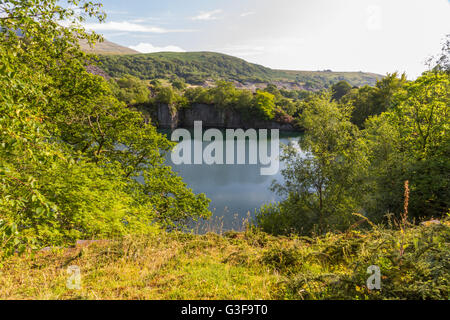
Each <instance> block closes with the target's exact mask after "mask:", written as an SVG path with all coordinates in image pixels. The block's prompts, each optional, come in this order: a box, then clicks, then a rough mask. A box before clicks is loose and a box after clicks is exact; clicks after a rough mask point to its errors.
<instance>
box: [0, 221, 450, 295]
mask: <svg viewBox="0 0 450 320" xmlns="http://www.w3.org/2000/svg"><path fill="white" fill-rule="evenodd" d="M400 237H401V235H400V231H396V230H392V229H385V228H382V227H375V228H374V229H373V230H372V231H357V230H353V231H349V232H346V233H343V234H336V233H328V234H326V235H323V236H320V237H296V236H292V237H273V236H271V235H268V234H265V233H262V232H260V231H258V230H257V229H254V228H251V229H249V230H247V231H246V232H243V233H237V232H228V233H226V234H224V235H223V236H219V235H217V234H212V233H209V234H206V235H192V234H185V233H165V232H164V233H162V234H158V235H145V236H139V237H136V236H133V237H125V238H119V239H114V240H111V241H108V242H99V243H94V244H91V245H90V246H88V247H77V248H69V249H53V250H48V251H45V252H39V253H37V254H34V255H23V256H21V257H11V258H10V259H9V260H7V261H5V262H4V265H3V268H2V271H1V272H2V277H0V298H3V299H4V298H8V299H198V300H202V299H212V300H216V299H243V300H248V299H253V300H256V299H295V300H313V299H343V300H355V299H358V300H369V299H374V300H375V299H393V300H398V299H414V300H418V299H441V300H447V299H448V297H449V281H450V278H449V270H450V266H449V261H450V259H449V258H450V257H449V252H450V247H449V245H450V224H449V222H448V220H447V221H445V220H442V221H441V222H440V224H432V225H429V226H420V227H415V228H407V229H406V230H405V242H404V247H406V249H405V252H404V254H403V255H402V256H401V257H400V250H399V239H400ZM69 264H76V265H78V266H79V267H80V268H81V273H82V283H81V290H70V289H68V288H67V287H66V281H67V270H66V269H67V265H69ZM371 265H377V266H379V267H380V271H381V290H368V288H367V279H368V277H369V276H370V274H368V273H367V268H368V267H369V266H371Z"/></svg>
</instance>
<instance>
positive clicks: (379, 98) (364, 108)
mask: <svg viewBox="0 0 450 320" xmlns="http://www.w3.org/2000/svg"><path fill="white" fill-rule="evenodd" d="M405 84H406V75H405V74H402V75H401V76H400V77H398V74H397V73H393V74H388V75H387V76H386V77H384V78H383V79H381V80H378V81H377V84H376V86H375V87H369V86H364V87H362V88H359V89H353V90H351V91H349V92H348V93H347V94H346V95H344V96H343V97H341V100H342V101H341V102H342V104H344V105H345V104H351V105H352V106H353V112H352V122H353V123H354V124H356V125H357V126H358V127H360V128H362V127H364V122H365V121H366V120H367V119H368V118H369V117H371V116H375V115H379V114H381V113H383V112H385V111H388V110H390V109H391V108H392V107H393V105H394V96H395V95H396V94H397V93H398V92H400V91H401V90H402V88H403V87H404V86H405Z"/></svg>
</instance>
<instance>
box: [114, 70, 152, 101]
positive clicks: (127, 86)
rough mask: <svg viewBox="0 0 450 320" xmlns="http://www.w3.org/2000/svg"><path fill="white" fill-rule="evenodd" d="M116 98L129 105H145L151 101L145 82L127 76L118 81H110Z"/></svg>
mask: <svg viewBox="0 0 450 320" xmlns="http://www.w3.org/2000/svg"><path fill="white" fill-rule="evenodd" d="M110 84H111V89H112V91H113V93H114V95H115V97H116V98H117V99H118V100H119V101H122V102H125V103H126V104H127V105H129V106H130V105H137V104H145V103H148V102H149V101H150V91H149V87H148V85H147V84H146V83H145V81H142V80H140V79H139V78H136V77H133V76H130V75H127V76H125V77H123V78H120V79H117V80H110Z"/></svg>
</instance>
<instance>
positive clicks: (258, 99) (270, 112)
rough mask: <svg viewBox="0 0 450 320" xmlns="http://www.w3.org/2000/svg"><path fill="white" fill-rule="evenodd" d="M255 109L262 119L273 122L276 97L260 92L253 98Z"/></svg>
mask: <svg viewBox="0 0 450 320" xmlns="http://www.w3.org/2000/svg"><path fill="white" fill-rule="evenodd" d="M253 108H254V109H255V111H256V114H257V115H258V116H259V117H260V118H262V119H264V120H272V119H273V118H274V117H275V96H274V95H273V94H271V93H268V92H265V91H260V90H258V91H257V92H256V94H255V96H254V98H253Z"/></svg>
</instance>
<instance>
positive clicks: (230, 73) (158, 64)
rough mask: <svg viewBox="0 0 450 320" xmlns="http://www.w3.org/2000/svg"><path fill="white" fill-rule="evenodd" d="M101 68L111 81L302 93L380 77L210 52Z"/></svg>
mask: <svg viewBox="0 0 450 320" xmlns="http://www.w3.org/2000/svg"><path fill="white" fill-rule="evenodd" d="M99 59H100V61H101V64H102V68H103V69H104V70H105V71H106V72H107V73H108V74H109V75H110V76H112V77H122V76H124V75H127V74H129V75H133V76H136V77H139V78H141V79H145V80H148V79H161V78H162V79H173V78H182V79H184V80H185V81H186V82H188V83H190V84H203V83H204V82H205V81H207V80H229V81H237V82H240V83H276V82H283V83H284V84H290V85H293V86H297V87H299V88H304V89H312V90H314V89H316V90H317V89H323V88H329V87H330V86H331V85H333V84H334V83H336V82H339V81H341V80H345V81H347V82H349V83H350V84H351V85H352V86H362V85H365V84H368V85H374V84H375V83H376V80H377V79H380V78H381V76H380V75H376V74H373V73H363V72H332V71H330V70H327V71H289V70H288V71H285V70H273V69H270V68H266V67H263V66H261V65H257V64H253V63H249V62H247V61H245V60H243V59H239V58H236V57H232V56H229V55H225V54H221V53H214V52H183V53H178V52H161V53H150V54H137V55H102V56H100V57H99Z"/></svg>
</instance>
